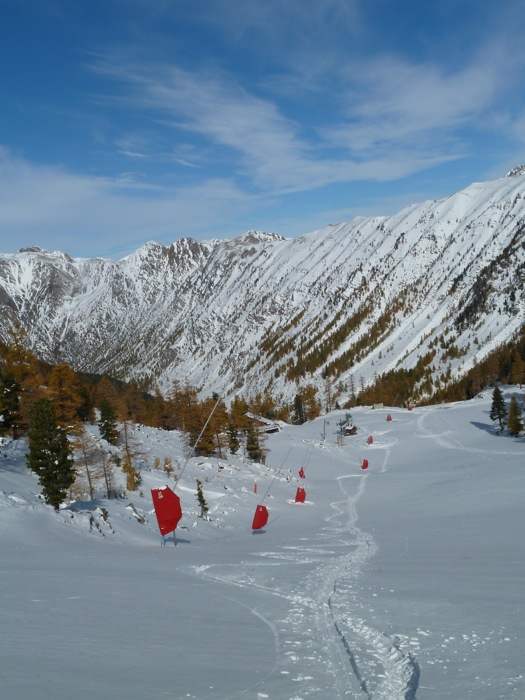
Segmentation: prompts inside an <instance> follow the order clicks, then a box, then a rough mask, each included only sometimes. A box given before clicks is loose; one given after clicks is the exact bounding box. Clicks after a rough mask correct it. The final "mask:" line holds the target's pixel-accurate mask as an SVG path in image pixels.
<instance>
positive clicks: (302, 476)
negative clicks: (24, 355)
mask: <svg viewBox="0 0 525 700" xmlns="http://www.w3.org/2000/svg"><path fill="white" fill-rule="evenodd" d="M299 476H300V477H301V479H306V474H305V473H304V469H303V467H301V468H300V469H299Z"/></svg>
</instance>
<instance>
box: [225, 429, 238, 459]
mask: <svg viewBox="0 0 525 700" xmlns="http://www.w3.org/2000/svg"><path fill="white" fill-rule="evenodd" d="M226 432H227V434H228V449H229V450H230V452H231V453H232V455H234V454H237V452H238V451H239V447H240V446H241V443H240V442H239V437H238V433H237V430H236V429H235V426H233V425H232V424H231V423H230V424H229V425H228V428H227V429H226Z"/></svg>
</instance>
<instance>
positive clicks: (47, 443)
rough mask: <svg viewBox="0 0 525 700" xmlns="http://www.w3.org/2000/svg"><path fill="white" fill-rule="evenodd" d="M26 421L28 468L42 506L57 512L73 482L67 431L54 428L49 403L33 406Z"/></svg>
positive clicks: (40, 401)
mask: <svg viewBox="0 0 525 700" xmlns="http://www.w3.org/2000/svg"><path fill="white" fill-rule="evenodd" d="M29 420H30V428H29V452H28V454H27V458H26V459H27V466H28V467H29V469H31V470H32V471H34V472H35V474H36V475H37V476H38V479H39V483H40V485H41V486H42V495H43V496H44V500H45V502H46V503H48V504H49V505H51V506H53V508H54V509H55V510H56V511H58V509H59V507H60V504H61V503H62V501H63V500H64V498H65V497H66V495H67V491H68V489H69V488H70V486H72V484H73V482H74V481H75V471H74V469H73V461H72V450H71V447H70V445H69V442H68V439H67V435H66V431H65V430H64V429H63V428H61V427H60V426H59V425H58V424H57V420H56V415H55V410H54V408H53V404H52V403H51V402H50V401H49V400H48V399H44V398H42V399H37V400H36V401H35V402H34V403H33V405H32V407H31V410H30V413H29Z"/></svg>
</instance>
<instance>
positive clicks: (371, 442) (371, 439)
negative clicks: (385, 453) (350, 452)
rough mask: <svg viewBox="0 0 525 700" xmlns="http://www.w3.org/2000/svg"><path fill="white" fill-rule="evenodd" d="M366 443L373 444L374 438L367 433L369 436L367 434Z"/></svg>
mask: <svg viewBox="0 0 525 700" xmlns="http://www.w3.org/2000/svg"><path fill="white" fill-rule="evenodd" d="M368 444H369V445H373V444H374V438H373V437H372V435H369V436H368Z"/></svg>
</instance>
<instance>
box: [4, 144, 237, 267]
mask: <svg viewBox="0 0 525 700" xmlns="http://www.w3.org/2000/svg"><path fill="white" fill-rule="evenodd" d="M248 205H249V197H248V196H247V195H246V194H244V193H242V192H240V191H239V190H238V189H237V188H236V187H235V186H234V185H233V184H232V183H231V182H229V181H227V180H221V179H209V180H207V181H205V182H202V183H201V184H198V185H195V186H192V187H185V188H178V189H175V188H173V189H170V188H166V187H162V188H160V187H153V186H151V185H146V186H145V185H143V184H140V183H139V182H137V181H136V179H135V177H134V175H133V174H132V173H124V174H123V175H122V176H121V177H119V178H116V179H114V180H110V179H106V178H96V177H88V176H85V175H78V174H74V173H71V172H68V171H66V170H65V169H63V168H59V167H49V166H40V165H35V164H31V163H29V162H27V161H24V160H22V159H20V158H17V157H14V156H12V155H11V154H10V153H9V151H7V150H6V149H0V232H1V233H0V244H1V247H2V249H3V251H4V252H13V251H15V250H17V249H18V248H19V247H21V246H22V247H27V246H31V245H39V246H41V247H43V248H47V249H53V250H55V249H56V250H64V251H65V252H71V251H72V248H73V252H72V254H73V255H89V256H91V255H96V254H104V251H107V250H108V249H109V246H111V248H112V249H113V248H120V249H123V250H124V249H125V250H126V251H127V252H129V251H130V250H133V249H134V248H135V247H137V246H138V245H140V244H141V243H142V242H143V241H144V240H148V239H150V238H154V239H156V240H159V241H161V242H164V243H171V242H173V241H174V240H175V239H177V238H178V237H180V236H184V235H188V236H192V235H193V236H195V237H202V235H197V234H201V233H202V231H203V230H206V229H208V230H209V231H210V235H209V237H212V235H213V233H214V232H215V231H216V228H217V222H221V221H224V220H229V219H230V218H231V217H232V216H234V215H235V214H236V213H239V212H242V211H243V210H244V209H245V208H246V207H247V206H248ZM221 233H222V234H224V230H223V231H221ZM108 241H111V242H110V243H108ZM96 250H98V251H99V253H96V252H95V251H96Z"/></svg>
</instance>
